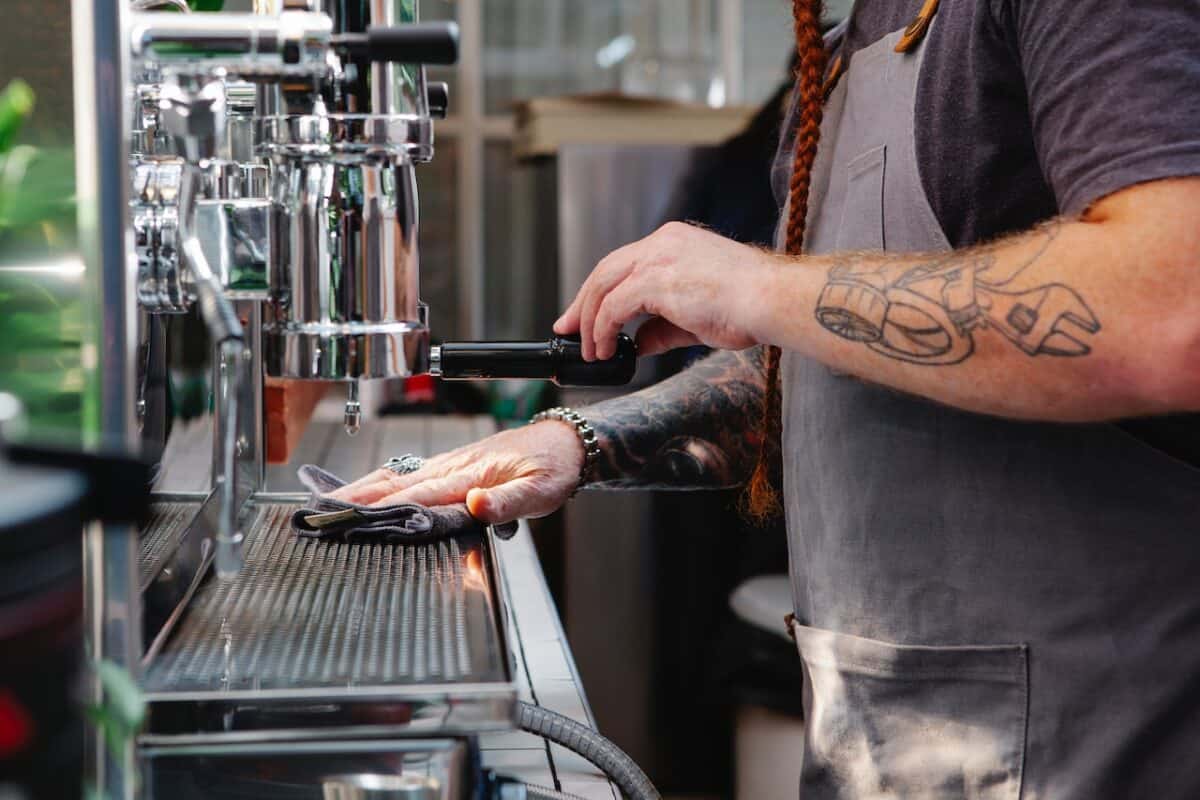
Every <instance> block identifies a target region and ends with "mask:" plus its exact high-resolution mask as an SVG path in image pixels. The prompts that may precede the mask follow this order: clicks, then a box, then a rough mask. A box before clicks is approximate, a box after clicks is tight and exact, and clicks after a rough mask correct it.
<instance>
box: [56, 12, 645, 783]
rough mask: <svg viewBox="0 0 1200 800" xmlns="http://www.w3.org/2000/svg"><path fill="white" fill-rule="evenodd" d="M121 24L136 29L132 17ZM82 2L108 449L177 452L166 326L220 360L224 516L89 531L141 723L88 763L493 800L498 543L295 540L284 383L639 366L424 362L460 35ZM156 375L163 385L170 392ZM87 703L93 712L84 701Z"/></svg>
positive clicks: (193, 509) (207, 505)
mask: <svg viewBox="0 0 1200 800" xmlns="http://www.w3.org/2000/svg"><path fill="white" fill-rule="evenodd" d="M127 2H128V3H129V5H127ZM159 6H177V7H182V10H184V11H186V7H185V4H183V3H181V2H169V3H164V2H159V3H155V2H145V0H132V2H129V0H74V3H73V15H72V22H73V29H74V32H73V36H74V48H73V49H74V75H75V83H76V87H75V91H76V118H77V122H76V128H77V135H76V142H77V145H76V151H77V162H78V164H77V174H78V184H79V192H78V194H79V203H80V221H81V230H80V236H81V249H82V251H83V252H84V257H85V261H86V263H87V267H88V273H87V274H88V279H89V280H90V281H91V282H92V283H91V286H92V288H93V289H94V290H95V293H96V300H97V304H98V307H99V308H100V309H101V313H100V315H99V317H98V321H97V347H96V348H95V351H96V352H95V360H96V362H97V363H96V364H95V367H96V369H95V374H96V375H97V376H98V382H99V386H98V387H97V393H96V394H97V397H96V403H95V405H96V409H97V415H98V420H99V425H100V428H101V429H102V430H103V431H104V432H105V434H106V435H107V436H108V438H109V440H110V443H111V442H113V441H115V442H117V443H118V444H120V445H122V446H125V447H127V448H129V449H135V448H137V447H138V446H139V445H140V442H141V440H142V439H143V438H144V434H145V433H146V432H148V431H161V430H163V428H164V423H163V419H162V418H163V416H164V414H165V413H166V410H165V406H164V403H163V402H162V399H161V397H158V398H157V399H156V397H155V395H154V393H153V391H151V389H150V388H149V387H152V386H153V385H154V383H155V380H156V377H157V378H161V372H162V371H163V369H164V366H163V360H164V359H163V357H162V353H161V351H162V349H163V347H164V345H163V342H162V339H163V327H164V326H163V320H164V319H166V318H167V317H169V316H171V315H182V314H185V313H187V312H189V311H190V310H192V309H194V310H196V311H198V316H199V318H200V319H201V320H203V323H204V328H205V329H206V331H207V340H208V342H209V343H210V346H211V348H212V358H211V363H212V369H213V379H212V386H213V390H212V406H213V420H214V422H213V425H212V431H213V435H212V469H211V476H212V477H211V488H210V491H206V492H200V493H195V494H177V495H163V494H160V495H157V496H156V497H155V498H154V500H155V502H154V505H153V511H152V514H151V518H150V520H149V521H148V522H147V523H146V524H144V525H142V526H141V527H140V529H136V530H134V529H131V528H124V527H119V526H108V527H105V526H100V525H95V526H93V527H91V528H90V529H89V530H88V532H87V535H86V540H85V541H86V547H85V575H86V584H87V585H86V587H85V588H86V592H87V598H88V616H89V623H88V624H89V647H90V650H91V654H92V656H93V658H96V659H105V660H108V661H113V662H115V663H116V664H118V665H119V666H122V667H125V668H126V669H128V670H129V671H130V672H131V673H133V675H134V676H135V678H136V679H137V681H138V682H139V684H140V686H141V687H142V689H143V691H144V693H145V695H146V697H147V699H148V701H149V711H148V717H147V720H146V723H145V725H144V726H143V730H142V732H141V733H140V735H139V736H138V738H137V743H136V746H135V747H132V748H127V750H126V751H125V752H111V751H109V750H107V749H106V748H103V747H96V748H93V750H94V752H95V753H96V754H97V763H96V764H95V765H94V769H93V773H94V775H95V777H96V778H97V779H98V780H99V782H100V784H101V787H102V788H103V789H104V790H105V791H107V793H108V796H110V797H114V798H116V797H131V796H135V795H140V796H147V797H170V798H172V800H179V798H183V797H190V796H213V795H218V794H221V792H222V790H223V789H228V793H229V794H231V795H236V796H259V797H269V796H280V797H308V796H318V797H319V796H322V793H323V796H325V797H360V796H374V795H372V794H371V792H373V791H385V790H386V791H387V792H392V794H388V795H387V796H403V797H414V798H429V800H433V799H434V798H437V799H438V800H449V799H450V798H467V797H486V796H489V792H491V791H492V790H491V789H489V788H488V785H487V781H486V780H485V779H484V777H483V772H482V771H481V769H480V765H479V754H478V749H477V747H476V744H475V741H476V739H475V737H476V736H477V735H478V734H480V733H482V732H485V731H498V730H509V729H511V728H513V726H514V714H515V713H516V703H517V691H516V688H515V686H514V683H513V666H512V656H511V651H510V648H509V639H508V633H507V630H506V626H507V613H506V610H505V608H504V601H503V592H502V591H500V588H499V586H498V582H497V577H498V576H497V571H496V562H495V559H494V557H493V554H494V551H493V549H492V541H491V537H490V535H487V536H478V535H476V536H471V535H466V536H463V537H459V538H457V539H453V540H448V541H444V542H440V543H434V544H429V545H422V546H399V545H395V546H393V545H385V544H366V545H363V544H359V545H347V544H341V543H324V542H317V541H312V540H305V539H299V538H297V537H295V536H294V535H293V534H292V532H291V530H290V524H289V521H290V515H291V512H292V511H293V510H294V509H295V507H296V506H297V504H298V503H299V502H300V501H302V499H303V498H300V497H295V496H286V495H279V494H272V493H270V492H268V491H266V486H265V481H264V475H265V460H266V459H265V450H266V443H265V434H264V417H265V409H264V386H265V383H266V381H267V380H268V379H270V378H289V379H299V380H335V381H342V382H346V383H348V384H349V385H350V387H351V390H350V392H349V398H350V399H349V400H348V402H347V405H346V415H345V416H346V425H347V428H348V429H350V430H353V429H354V428H356V427H357V424H358V415H359V409H358V404H357V394H356V391H355V387H357V385H358V382H359V381H362V380H371V379H378V378H396V377H404V376H408V375H412V374H417V373H422V372H431V373H433V374H435V375H441V376H443V377H462V378H477V377H506V376H512V377H534V378H549V379H554V378H556V377H557V378H558V379H560V380H563V381H573V382H582V383H618V382H623V381H628V379H629V377H630V376H631V375H632V368H633V361H634V358H633V351H632V346H631V343H629V342H625V343H624V344H623V347H624V349H623V350H622V354H621V356H620V358H618V359H617V360H615V361H614V362H611V363H607V364H596V365H582V364H581V362H580V360H579V357H578V347H577V344H576V343H572V342H569V341H566V342H564V341H561V340H556V341H551V342H546V343H490V344H489V343H462V344H457V345H456V344H444V345H442V346H441V347H440V348H439V347H432V346H431V345H430V332H429V326H428V318H427V313H426V309H425V308H424V307H423V306H422V304H421V303H420V300H419V293H418V290H419V286H418V248H417V231H418V213H417V212H418V204H417V193H416V182H415V175H414V170H415V169H416V168H417V165H418V164H420V163H421V162H423V161H428V160H429V159H430V158H432V157H433V127H434V119H435V118H436V117H438V116H440V115H443V114H444V113H445V110H446V105H447V90H446V88H445V86H443V85H437V84H432V83H430V82H429V81H427V80H426V76H425V68H424V65H425V64H430V63H439V64H445V63H452V62H453V61H454V60H455V58H456V55H457V29H456V28H455V26H454V25H453V24H449V23H447V24H430V23H420V22H418V21H417V19H416V16H417V14H416V2H415V0H353V1H351V0H259V1H257V2H256V3H255V9H256V11H255V13H167V12H165V11H161V10H143V9H150V8H158V7H159ZM156 373H158V375H157V376H156ZM93 690H94V692H96V699H99V693H100V689H99V687H98V686H96V687H93Z"/></svg>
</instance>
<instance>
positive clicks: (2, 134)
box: [0, 78, 35, 153]
mask: <svg viewBox="0 0 1200 800" xmlns="http://www.w3.org/2000/svg"><path fill="white" fill-rule="evenodd" d="M34 101H35V95H34V93H33V89H32V88H31V87H30V86H29V84H28V83H26V82H25V81H23V80H21V79H20V78H15V79H13V80H12V81H10V82H9V84H8V86H6V87H4V91H3V92H0V153H6V152H8V150H9V149H10V148H11V147H12V144H13V141H15V140H16V138H17V133H18V132H20V130H21V125H22V124H23V123H24V122H25V120H27V119H29V115H30V114H32V113H33V105H34Z"/></svg>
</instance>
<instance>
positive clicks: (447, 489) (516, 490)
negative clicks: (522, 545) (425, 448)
mask: <svg viewBox="0 0 1200 800" xmlns="http://www.w3.org/2000/svg"><path fill="white" fill-rule="evenodd" d="M583 458H584V452H583V443H582V442H580V441H579V435H578V434H577V433H576V432H575V429H574V428H572V427H571V426H570V425H569V424H568V423H565V422H559V421H557V420H547V421H544V422H539V423H537V424H536V425H526V426H524V427H521V428H515V429H513V430H507V431H503V432H501V433H498V434H496V435H495V436H489V437H488V438H486V439H483V440H482V441H479V442H475V443H474V444H469V445H467V446H465V447H460V448H459V449H457V450H454V451H452V452H449V453H445V454H443V455H440V456H435V457H434V458H431V459H429V460H427V461H426V462H425V465H424V466H423V467H422V468H421V469H419V470H417V471H416V472H413V473H410V474H408V475H397V474H396V473H394V472H392V471H391V470H387V469H378V470H375V471H374V472H372V473H370V474H369V475H367V476H366V477H363V478H360V479H359V480H357V481H355V482H354V483H351V484H348V485H347V486H343V487H342V488H341V489H338V490H337V491H336V492H334V493H332V494H331V495H330V496H331V497H333V498H335V499H337V500H345V501H347V502H351V503H361V504H369V505H393V504H396V503H419V504H421V505H424V506H444V505H451V504H453V503H463V502H465V503H466V504H467V510H468V511H470V512H471V515H472V516H474V517H475V518H476V519H478V520H481V521H482V522H486V523H489V524H493V525H494V524H497V523H501V522H510V521H512V520H515V519H520V518H523V517H544V516H545V515H547V514H550V513H552V512H553V511H555V510H556V509H558V507H559V506H561V505H562V504H563V503H565V502H566V500H567V498H568V497H570V496H571V492H573V491H574V490H575V487H576V485H577V484H578V482H579V471H580V469H581V468H582V467H583Z"/></svg>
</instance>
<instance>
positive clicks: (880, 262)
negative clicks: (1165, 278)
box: [816, 221, 1100, 365]
mask: <svg viewBox="0 0 1200 800" xmlns="http://www.w3.org/2000/svg"><path fill="white" fill-rule="evenodd" d="M1060 228H1061V222H1060V221H1055V222H1051V223H1049V224H1047V225H1045V226H1043V227H1041V228H1039V229H1038V230H1037V231H1036V232H1035V234H1034V235H1035V236H1038V237H1041V241H1040V242H1039V246H1038V247H1037V249H1036V250H1035V252H1034V254H1033V255H1032V256H1031V257H1030V258H1028V259H1026V260H1025V261H1024V262H1015V263H1013V264H1007V265H1005V264H1001V263H1000V261H999V259H997V257H996V248H995V247H987V246H985V247H978V248H973V249H970V250H965V251H952V252H949V253H945V254H942V255H940V256H936V257H932V258H931V259H930V260H929V261H927V262H924V263H919V264H915V265H914V264H913V263H912V260H911V258H905V257H897V258H888V257H881V256H880V255H879V254H857V255H847V256H845V257H842V258H839V259H838V260H837V262H836V263H835V264H834V265H833V267H832V268H831V269H830V270H829V280H828V282H827V283H826V284H825V288H824V289H823V290H822V291H821V296H820V298H819V299H818V300H817V308H816V316H817V321H818V322H819V323H820V324H821V325H822V326H823V327H824V328H825V329H826V330H829V331H831V332H833V333H836V334H837V335H838V336H841V337H842V338H844V339H849V340H850V341H854V342H862V343H863V344H865V345H866V346H867V347H869V348H871V349H872V350H874V351H875V352H876V353H880V354H881V355H885V356H888V357H889V358H895V359H899V360H901V361H908V362H910V363H914V364H934V365H937V364H958V363H960V362H962V361H965V360H966V359H967V358H969V357H970V356H971V354H972V353H973V352H975V336H976V333H977V332H980V331H985V330H994V331H997V332H999V333H1000V334H1002V335H1003V336H1005V337H1006V338H1007V339H1008V340H1009V341H1010V342H1012V343H1013V344H1014V345H1016V346H1017V347H1018V348H1020V349H1021V350H1022V351H1023V352H1024V353H1025V354H1027V355H1031V356H1036V355H1053V356H1085V355H1087V354H1088V353H1090V352H1091V346H1090V345H1089V344H1088V337H1089V336H1090V335H1091V334H1094V333H1096V332H1097V331H1099V330H1100V321H1099V320H1098V319H1097V318H1096V315H1095V314H1093V313H1092V310H1091V309H1090V308H1088V305H1087V303H1085V302H1084V300H1083V298H1082V297H1081V296H1080V294H1079V293H1078V292H1077V291H1075V290H1074V289H1072V288H1071V287H1069V286H1066V285H1064V284H1061V283H1049V284H1044V285H1042V286H1036V287H1033V288H1019V287H1011V286H1010V283H1012V282H1013V281H1015V280H1017V278H1019V277H1020V275H1021V274H1022V273H1023V272H1024V271H1025V270H1026V269H1028V268H1029V267H1031V266H1032V265H1033V264H1035V263H1037V261H1038V260H1039V259H1040V258H1041V257H1042V256H1043V255H1045V253H1046V251H1047V249H1049V247H1050V245H1051V243H1052V242H1053V241H1054V240H1055V238H1057V236H1058V234H1059V230H1060Z"/></svg>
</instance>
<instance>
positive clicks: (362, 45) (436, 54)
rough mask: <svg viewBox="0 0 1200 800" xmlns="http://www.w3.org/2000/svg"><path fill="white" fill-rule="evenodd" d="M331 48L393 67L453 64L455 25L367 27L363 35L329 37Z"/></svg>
mask: <svg viewBox="0 0 1200 800" xmlns="http://www.w3.org/2000/svg"><path fill="white" fill-rule="evenodd" d="M332 44H333V45H334V47H337V48H339V49H340V50H344V51H345V52H347V53H349V54H350V55H351V56H355V57H358V58H367V59H369V60H371V61H384V62H389V63H393V64H455V63H457V62H458V25H457V24H455V23H453V22H411V23H408V24H405V25H370V26H368V27H367V32H366V33H341V34H337V35H335V36H333V38H332Z"/></svg>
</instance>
